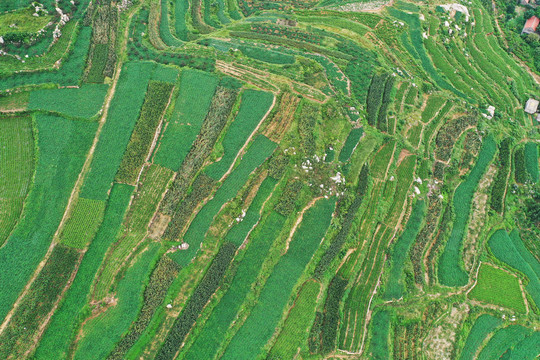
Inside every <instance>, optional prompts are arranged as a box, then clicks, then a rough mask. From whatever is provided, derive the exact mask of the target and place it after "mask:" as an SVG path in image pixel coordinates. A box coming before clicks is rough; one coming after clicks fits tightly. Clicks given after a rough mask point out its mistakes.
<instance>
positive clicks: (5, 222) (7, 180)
mask: <svg viewBox="0 0 540 360" xmlns="http://www.w3.org/2000/svg"><path fill="white" fill-rule="evenodd" d="M0 127H1V128H2V131H0V143H1V144H2V147H1V148H0V174H1V175H0V194H2V197H0V209H1V210H0V245H1V244H3V243H4V241H6V239H7V237H8V236H9V234H10V233H11V231H13V228H14V227H15V225H16V224H17V222H18V221H19V218H20V216H21V212H22V209H23V204H24V200H25V199H26V195H27V194H28V191H29V190H30V186H31V183H32V175H33V173H34V165H35V160H34V136H33V130H32V119H31V118H30V117H27V116H25V117H11V116H10V117H7V116H5V117H4V116H0Z"/></svg>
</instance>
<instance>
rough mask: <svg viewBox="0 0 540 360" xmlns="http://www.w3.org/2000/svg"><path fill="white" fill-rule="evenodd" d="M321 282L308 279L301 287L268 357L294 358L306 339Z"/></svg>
mask: <svg viewBox="0 0 540 360" xmlns="http://www.w3.org/2000/svg"><path fill="white" fill-rule="evenodd" d="M320 290H321V284H320V283H318V282H316V281H308V282H306V283H305V284H304V285H303V286H302V289H300V292H299V293H298V297H297V298H296V301H295V302H294V305H293V307H292V309H291V310H290V311H289V314H288V316H287V319H286V320H285V323H284V324H283V326H282V329H281V331H280V332H279V335H278V337H277V339H276V342H275V343H274V346H273V347H272V349H271V350H270V353H269V354H268V359H276V360H277V359H293V358H294V356H295V355H296V353H297V352H298V348H299V347H300V346H301V345H302V344H303V343H304V342H305V341H306V337H307V329H308V328H309V325H310V323H311V321H312V319H313V317H314V312H315V311H314V310H315V306H316V305H317V298H318V296H319V292H320Z"/></svg>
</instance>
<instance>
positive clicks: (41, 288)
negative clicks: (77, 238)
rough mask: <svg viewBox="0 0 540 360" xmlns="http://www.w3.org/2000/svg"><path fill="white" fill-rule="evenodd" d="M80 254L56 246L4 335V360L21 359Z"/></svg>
mask: <svg viewBox="0 0 540 360" xmlns="http://www.w3.org/2000/svg"><path fill="white" fill-rule="evenodd" d="M78 259H79V253H78V252H77V251H76V250H75V249H72V248H68V247H65V246H62V245H56V246H55V247H54V249H53V251H52V253H51V256H50V257H49V259H48V260H47V262H46V263H45V265H44V266H43V269H42V270H41V272H40V273H39V275H38V277H37V278H36V279H35V281H34V282H32V285H31V286H30V289H29V290H28V293H27V294H26V296H25V297H24V298H23V300H22V301H21V302H20V303H19V306H18V307H17V309H16V311H15V312H14V313H13V315H12V316H11V318H10V319H9V322H8V323H7V325H6V327H5V329H4V331H3V332H2V334H1V335H0V356H1V357H2V358H3V359H7V358H8V357H10V356H12V357H15V358H21V357H22V356H23V354H24V353H25V352H26V351H27V349H28V347H30V346H32V340H33V337H34V336H35V334H36V332H37V331H38V329H39V327H40V325H41V324H42V322H43V321H46V320H47V315H48V313H49V312H50V311H51V310H52V308H53V306H54V303H55V302H56V301H57V299H58V298H59V296H60V294H61V292H62V290H63V289H64V287H65V286H66V284H67V283H68V280H69V278H70V276H71V273H72V271H73V270H74V269H75V265H76V264H77V260H78Z"/></svg>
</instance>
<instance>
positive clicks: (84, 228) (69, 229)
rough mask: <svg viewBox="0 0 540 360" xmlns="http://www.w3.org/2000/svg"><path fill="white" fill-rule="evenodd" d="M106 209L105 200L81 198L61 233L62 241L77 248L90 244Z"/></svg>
mask: <svg viewBox="0 0 540 360" xmlns="http://www.w3.org/2000/svg"><path fill="white" fill-rule="evenodd" d="M104 209H105V202H104V201H100V200H89V199H84V198H79V200H77V204H76V205H75V208H74V209H73V212H72V213H71V215H70V217H69V219H68V220H67V221H66V226H65V227H64V230H63V231H62V234H61V235H60V238H61V241H62V243H63V244H65V245H67V246H71V247H74V248H77V249H81V248H84V247H85V246H86V245H88V244H89V243H90V241H92V238H93V237H94V235H95V233H96V231H97V229H98V227H99V224H100V223H101V220H102V219H103V211H104Z"/></svg>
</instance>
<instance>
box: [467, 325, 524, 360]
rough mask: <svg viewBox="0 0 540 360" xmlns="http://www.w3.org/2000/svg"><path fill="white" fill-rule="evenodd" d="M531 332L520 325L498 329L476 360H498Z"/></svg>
mask: <svg viewBox="0 0 540 360" xmlns="http://www.w3.org/2000/svg"><path fill="white" fill-rule="evenodd" d="M530 333H531V330H530V329H528V328H526V327H523V326H521V325H510V326H507V327H505V328H502V329H499V330H497V331H496V332H495V334H494V335H493V336H492V337H491V339H490V340H489V342H488V343H487V345H486V346H485V347H484V348H483V349H482V351H481V352H480V354H479V355H478V357H477V359H478V360H490V359H499V358H500V357H502V356H503V355H504V354H505V353H506V352H507V351H508V350H509V349H511V348H512V347H513V346H515V345H516V344H517V343H519V342H520V341H521V340H523V339H524V338H525V337H526V336H528V335H529V334H530Z"/></svg>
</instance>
